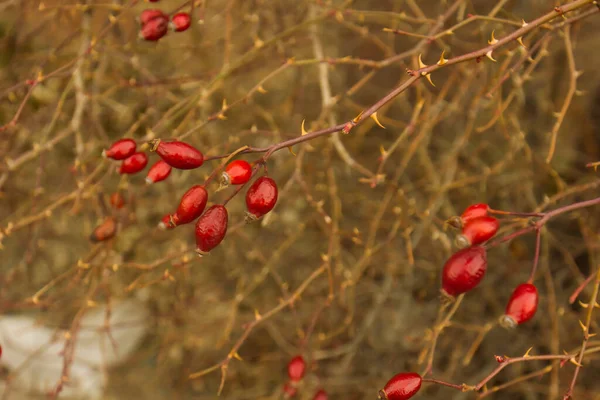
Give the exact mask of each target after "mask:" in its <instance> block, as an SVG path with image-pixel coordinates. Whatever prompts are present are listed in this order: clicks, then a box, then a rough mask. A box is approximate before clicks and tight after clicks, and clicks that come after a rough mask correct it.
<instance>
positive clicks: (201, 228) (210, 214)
mask: <svg viewBox="0 0 600 400" xmlns="http://www.w3.org/2000/svg"><path fill="white" fill-rule="evenodd" d="M228 218H229V217H228V215H227V209H226V208H225V206H223V205H220V204H216V205H214V206H212V207H210V208H209V209H208V210H206V212H205V213H204V214H203V215H202V216H201V217H200V218H198V221H196V252H197V253H198V255H200V256H202V255H204V254H207V253H208V252H209V251H211V250H212V249H214V248H215V247H217V246H218V245H219V244H220V243H221V242H222V241H223V238H224V237H225V234H226V233H227V222H228Z"/></svg>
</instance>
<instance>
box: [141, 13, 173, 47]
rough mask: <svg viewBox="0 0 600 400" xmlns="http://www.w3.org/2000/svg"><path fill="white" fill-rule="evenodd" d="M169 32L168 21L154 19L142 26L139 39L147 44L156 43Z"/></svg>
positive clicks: (159, 18)
mask: <svg viewBox="0 0 600 400" xmlns="http://www.w3.org/2000/svg"><path fill="white" fill-rule="evenodd" d="M168 30H169V19H168V18H163V17H160V16H158V17H155V18H152V19H151V20H149V21H148V22H146V23H145V24H144V25H142V29H141V30H140V37H141V38H142V39H144V40H147V41H149V42H156V41H158V40H159V39H161V38H162V37H163V36H165V35H166V34H167V32H168Z"/></svg>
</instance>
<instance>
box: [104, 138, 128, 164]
mask: <svg viewBox="0 0 600 400" xmlns="http://www.w3.org/2000/svg"><path fill="white" fill-rule="evenodd" d="M135 148H136V144H135V141H134V140H132V139H120V140H117V141H116V142H114V143H113V144H112V145H111V146H110V147H109V148H108V149H107V150H103V151H102V155H103V156H104V157H108V158H112V159H113V160H124V159H126V158H127V157H130V156H131V155H133V153H135Z"/></svg>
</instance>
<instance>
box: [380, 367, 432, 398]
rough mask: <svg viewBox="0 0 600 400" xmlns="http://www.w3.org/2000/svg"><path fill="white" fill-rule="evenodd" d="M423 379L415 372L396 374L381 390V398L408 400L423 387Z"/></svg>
mask: <svg viewBox="0 0 600 400" xmlns="http://www.w3.org/2000/svg"><path fill="white" fill-rule="evenodd" d="M422 381H423V379H422V378H421V375H419V374H417V373H415V372H403V373H400V374H397V375H395V376H394V377H393V378H392V379H390V380H389V381H388V383H386V384H385V386H384V388H383V389H381V390H380V391H379V399H380V400H407V399H410V398H411V397H413V396H414V395H415V394H416V393H417V392H418V391H419V389H420V388H421V382H422Z"/></svg>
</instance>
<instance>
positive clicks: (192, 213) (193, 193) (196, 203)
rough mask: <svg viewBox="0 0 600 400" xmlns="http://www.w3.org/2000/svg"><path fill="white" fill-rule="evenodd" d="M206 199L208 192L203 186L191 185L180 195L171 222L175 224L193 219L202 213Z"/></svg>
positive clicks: (186, 222)
mask: <svg viewBox="0 0 600 400" xmlns="http://www.w3.org/2000/svg"><path fill="white" fill-rule="evenodd" d="M207 201H208V193H207V192H206V189H205V188H204V186H201V185H195V186H192V187H191V188H189V189H188V191H187V192H185V193H184V194H183V196H181V200H180V201H179V206H178V207H177V211H176V212H175V215H173V218H172V220H171V222H174V223H175V224H176V225H183V224H188V223H190V222H192V221H194V220H195V219H196V218H198V217H199V216H200V215H202V212H203V211H204V208H205V207H206V202H207Z"/></svg>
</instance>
